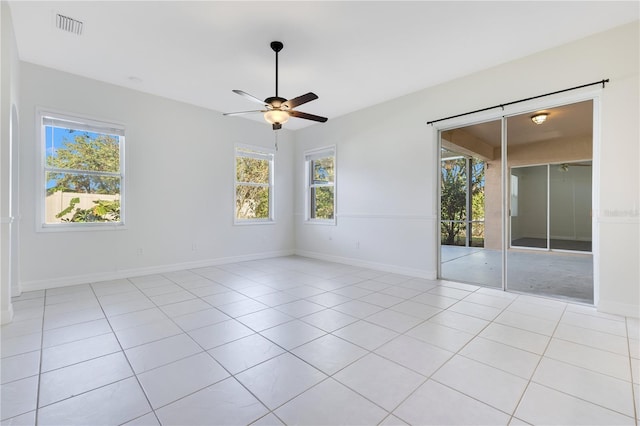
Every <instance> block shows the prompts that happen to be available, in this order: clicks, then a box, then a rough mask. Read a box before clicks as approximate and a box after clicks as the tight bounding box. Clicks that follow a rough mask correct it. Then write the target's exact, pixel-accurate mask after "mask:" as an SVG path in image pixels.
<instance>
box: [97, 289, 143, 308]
mask: <svg viewBox="0 0 640 426" xmlns="http://www.w3.org/2000/svg"><path fill="white" fill-rule="evenodd" d="M98 300H99V301H100V305H102V306H107V305H117V304H119V303H128V302H140V301H142V302H144V301H147V300H149V298H148V297H147V296H146V295H145V294H144V293H143V292H141V291H140V290H138V289H135V290H133V291H127V292H124V293H115V294H107V295H104V296H98Z"/></svg>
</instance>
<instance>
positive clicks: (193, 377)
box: [138, 352, 229, 409]
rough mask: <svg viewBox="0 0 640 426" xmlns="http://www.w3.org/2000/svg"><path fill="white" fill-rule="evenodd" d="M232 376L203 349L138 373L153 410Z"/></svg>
mask: <svg viewBox="0 0 640 426" xmlns="http://www.w3.org/2000/svg"><path fill="white" fill-rule="evenodd" d="M228 376H229V373H227V372H226V371H225V370H224V369H223V368H222V367H221V366H220V364H218V363H217V362H216V361H215V360H214V359H213V358H212V357H211V356H210V355H209V354H207V353H206V352H202V353H199V354H196V355H192V356H190V357H188V358H183V359H181V360H179V361H176V362H173V363H171V364H167V365H164V366H162V367H158V368H155V369H153V370H149V371H147V372H144V373H142V374H139V375H138V379H139V380H140V384H141V385H142V388H143V389H144V392H145V393H146V394H147V397H148V398H149V401H150V402H151V406H152V407H153V408H154V409H157V408H159V407H162V406H164V405H167V404H169V403H171V402H173V401H176V400H177V399H179V398H182V397H185V396H187V395H189V394H191V393H193V392H196V391H198V390H200V389H203V388H205V387H207V386H209V385H212V384H214V383H216V382H219V381H220V380H222V379H225V378H227V377H228Z"/></svg>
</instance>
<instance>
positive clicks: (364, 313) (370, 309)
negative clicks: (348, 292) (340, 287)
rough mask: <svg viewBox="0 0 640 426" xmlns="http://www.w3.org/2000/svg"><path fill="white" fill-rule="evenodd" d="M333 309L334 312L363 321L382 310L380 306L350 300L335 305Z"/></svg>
mask: <svg viewBox="0 0 640 426" xmlns="http://www.w3.org/2000/svg"><path fill="white" fill-rule="evenodd" d="M333 309H334V310H336V311H340V312H342V313H343V314H347V315H351V316H352V317H356V318H360V319H363V318H366V317H368V316H369V315H373V314H375V313H376V312H380V311H382V310H383V309H384V308H382V307H381V306H377V305H372V304H371V303H366V302H361V301H359V300H351V301H349V302H346V303H343V304H341V305H336V306H334V307H333Z"/></svg>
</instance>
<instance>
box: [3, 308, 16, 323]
mask: <svg viewBox="0 0 640 426" xmlns="http://www.w3.org/2000/svg"><path fill="white" fill-rule="evenodd" d="M11 321H13V305H9V307H7V309H3V310H2V313H0V324H9V323H10V322H11Z"/></svg>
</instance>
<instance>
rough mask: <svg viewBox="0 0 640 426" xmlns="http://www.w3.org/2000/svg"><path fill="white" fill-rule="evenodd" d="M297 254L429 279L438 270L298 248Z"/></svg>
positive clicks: (434, 276) (434, 277) (433, 276)
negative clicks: (407, 266)
mask: <svg viewBox="0 0 640 426" xmlns="http://www.w3.org/2000/svg"><path fill="white" fill-rule="evenodd" d="M296 255H298V256H303V257H310V258H313V259H319V260H326V261H328V262H336V263H342V264H345V265H351V266H359V267H362V268H369V269H375V270H376V271H383V272H390V273H393V274H400V275H407V276H410V277H416V278H424V279H427V280H435V279H436V277H437V272H436V271H430V270H424V269H414V268H406V267H404V266H398V265H389V264H386V263H379V262H371V261H368V260H362V259H354V258H351V257H341V256H334V255H330V254H325V253H318V252H313V251H305V250H296Z"/></svg>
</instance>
